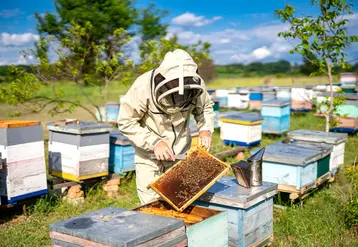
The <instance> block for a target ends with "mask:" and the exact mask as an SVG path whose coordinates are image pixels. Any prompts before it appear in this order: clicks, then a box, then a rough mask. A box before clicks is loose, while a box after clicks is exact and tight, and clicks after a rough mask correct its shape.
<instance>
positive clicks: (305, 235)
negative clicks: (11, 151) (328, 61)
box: [0, 78, 358, 247]
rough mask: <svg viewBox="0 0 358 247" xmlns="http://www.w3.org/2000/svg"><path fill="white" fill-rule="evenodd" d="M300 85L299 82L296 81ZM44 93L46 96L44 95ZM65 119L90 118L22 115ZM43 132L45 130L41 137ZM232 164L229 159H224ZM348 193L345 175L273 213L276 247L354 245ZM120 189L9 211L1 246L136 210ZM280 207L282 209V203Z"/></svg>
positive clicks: (221, 83)
mask: <svg viewBox="0 0 358 247" xmlns="http://www.w3.org/2000/svg"><path fill="white" fill-rule="evenodd" d="M297 80H298V79H297ZM299 80H300V83H297V84H302V83H309V84H311V83H315V82H316V83H322V82H325V80H324V78H300V79H299ZM262 82H263V79H262V78H248V79H245V78H240V79H234V78H233V79H218V80H217V81H215V82H213V83H211V84H210V85H209V88H219V87H231V86H252V85H260V84H262ZM273 84H275V85H290V78H285V79H277V81H275V80H273ZM64 87H65V88H66V92H67V90H68V91H69V92H72V94H71V96H69V97H71V98H72V99H73V98H76V97H78V98H79V99H82V98H81V96H80V95H79V92H76V91H75V90H76V89H75V88H73V87H72V86H70V85H67V84H66V83H65V86H64ZM126 88H128V87H124V86H118V85H113V86H112V88H111V90H110V92H111V93H110V95H111V96H110V99H111V100H116V99H118V95H120V94H123V93H125V91H126ZM86 90H88V92H91V94H92V95H93V96H94V97H98V94H95V93H94V92H93V89H91V88H87V89H86ZM43 93H46V92H43ZM14 109H16V108H14V107H8V106H4V105H2V106H1V107H0V118H2V119H4V118H6V116H7V114H8V113H9V112H10V111H12V110H14ZM65 117H71V118H80V119H89V120H91V117H90V116H89V114H87V113H85V112H83V111H82V110H81V109H77V110H76V111H75V112H74V113H72V114H67V115H62V116H56V117H54V118H52V117H50V116H48V115H47V114H45V113H42V114H36V115H29V116H24V117H22V118H25V119H39V120H41V121H43V123H46V122H47V121H52V120H54V119H63V118H65ZM322 121H323V120H322V119H319V118H316V117H314V116H313V114H312V113H307V114H292V115H291V130H296V129H302V128H305V129H316V130H323V129H324V123H323V122H322ZM46 136H47V131H46V130H45V137H46ZM283 138H284V136H281V137H275V136H271V135H264V136H263V138H262V143H261V146H265V145H268V144H270V143H273V142H277V141H279V140H280V139H283ZM357 146H358V136H350V137H349V138H348V141H347V143H346V152H345V154H346V155H345V164H352V163H353V162H354V160H355V158H356V156H357V154H358V152H357ZM226 148H227V147H225V146H224V145H223V144H222V143H221V141H220V136H219V133H215V134H214V139H213V149H212V153H216V152H219V151H222V150H224V149H226ZM227 161H228V162H234V161H235V160H234V159H233V158H231V159H229V160H227ZM349 189H350V185H349V183H348V182H347V181H346V179H345V178H344V174H343V172H342V173H341V174H340V178H339V179H338V181H337V182H336V183H334V184H333V186H332V187H331V188H328V187H324V188H322V189H320V190H318V191H316V193H314V194H313V195H312V196H310V197H308V198H307V199H306V200H305V203H304V207H303V208H300V207H299V206H298V205H289V207H287V209H286V210H279V209H275V211H274V216H275V222H274V236H275V242H274V246H358V238H357V235H354V232H353V231H351V230H349V229H347V228H346V227H345V225H344V212H343V210H342V206H343V205H344V204H345V203H346V201H347V200H348V199H349V198H348V196H347V193H348V191H349ZM120 190H121V193H122V196H121V197H120V198H118V199H109V198H106V197H105V196H104V194H103V191H102V189H101V184H98V185H97V186H95V187H93V188H91V189H89V190H88V191H87V198H86V202H85V204H84V205H81V206H77V207H74V206H71V205H69V204H67V203H65V202H63V201H62V200H61V199H59V198H57V197H56V196H52V197H51V196H48V197H47V198H45V199H41V200H39V201H38V202H37V203H36V204H34V205H33V206H31V207H30V210H29V213H28V215H26V216H24V215H22V214H21V213H20V212H14V211H13V210H7V211H6V212H5V211H2V212H0V224H1V223H3V224H1V225H0V246H4V247H5V246H6V247H12V246H14V247H15V246H16V247H18V246H50V239H49V228H48V226H49V224H51V223H52V222H55V221H59V220H62V219H66V218H69V217H71V216H76V215H80V214H83V213H85V212H89V211H93V210H96V209H100V208H103V207H108V206H114V207H122V208H134V207H135V206H137V205H138V204H139V200H138V198H137V196H136V191H135V181H134V178H130V177H128V178H127V179H126V181H124V182H123V183H122V184H121V186H120ZM278 203H281V204H284V205H287V204H285V203H284V202H280V200H278Z"/></svg>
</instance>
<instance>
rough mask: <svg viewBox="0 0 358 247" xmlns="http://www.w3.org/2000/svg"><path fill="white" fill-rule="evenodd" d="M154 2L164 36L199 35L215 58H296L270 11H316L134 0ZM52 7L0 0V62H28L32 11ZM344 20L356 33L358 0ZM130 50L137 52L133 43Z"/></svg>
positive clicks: (289, 0)
mask: <svg viewBox="0 0 358 247" xmlns="http://www.w3.org/2000/svg"><path fill="white" fill-rule="evenodd" d="M150 2H154V3H155V4H156V5H157V7H158V8H160V9H165V10H168V12H169V14H168V15H167V16H166V17H164V18H163V22H165V23H168V24H169V28H168V36H171V35H177V36H178V37H179V42H180V43H183V44H193V43H196V42H197V41H199V40H202V41H207V42H209V43H211V44H212V47H211V55H212V57H213V59H214V61H215V63H216V64H231V63H244V64H247V63H251V62H271V61H277V60H279V59H286V60H288V61H290V62H291V63H300V62H301V61H302V58H301V57H300V56H299V55H291V54H289V50H290V49H291V48H292V46H293V44H292V42H288V41H286V40H284V39H282V38H279V37H277V34H278V32H281V31H284V30H286V29H287V28H288V25H287V24H283V23H282V22H280V20H278V19H277V18H275V17H274V11H275V10H276V9H282V8H283V7H284V5H285V4H291V5H292V6H294V7H295V9H296V10H297V13H299V14H300V15H302V16H304V15H305V16H307V15H315V14H317V11H316V9H315V8H313V7H311V6H310V4H309V2H310V1H309V0H256V1H255V2H251V1H249V0H222V1H217V0H216V1H213V0H191V1H190V0H180V1H172V0H155V1H153V0H149V1H148V0H137V1H136V6H137V7H138V8H142V7H145V6H147V5H148V4H149V3H150ZM46 11H48V12H50V13H55V12H56V10H55V7H54V4H53V1H52V0H36V1H29V0H1V2H0V65H3V64H25V63H28V61H27V60H26V59H24V58H23V57H22V56H21V55H20V51H21V50H26V49H29V48H31V47H32V46H33V44H34V42H35V41H36V40H38V38H39V36H38V34H37V31H36V20H35V18H34V12H38V13H40V14H42V13H45V12H46ZM353 12H354V14H353V15H352V16H351V17H350V22H349V25H348V32H349V34H351V35H352V34H354V35H358V4H356V6H354V7H353ZM133 51H134V52H133V53H134V54H135V53H136V49H135V47H133ZM347 53H348V54H349V58H348V60H350V59H355V58H358V44H354V45H352V46H351V47H350V48H348V49H347Z"/></svg>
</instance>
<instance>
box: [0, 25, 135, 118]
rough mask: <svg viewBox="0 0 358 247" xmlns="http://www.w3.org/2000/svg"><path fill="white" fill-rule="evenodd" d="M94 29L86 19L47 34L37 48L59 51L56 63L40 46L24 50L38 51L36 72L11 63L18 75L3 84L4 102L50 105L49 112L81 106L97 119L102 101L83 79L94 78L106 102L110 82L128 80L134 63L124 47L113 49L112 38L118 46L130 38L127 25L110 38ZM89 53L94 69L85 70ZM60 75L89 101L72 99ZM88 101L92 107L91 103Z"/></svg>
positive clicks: (35, 106) (34, 109)
mask: <svg viewBox="0 0 358 247" xmlns="http://www.w3.org/2000/svg"><path fill="white" fill-rule="evenodd" d="M92 29H93V26H92V25H91V23H90V22H87V23H85V24H84V26H81V25H78V24H75V23H71V24H70V25H69V26H68V27H67V28H66V36H62V38H60V39H58V38H57V37H56V36H48V37H47V38H43V39H42V40H41V42H39V43H38V47H37V48H40V49H41V50H43V51H45V50H46V49H43V48H44V47H48V48H49V50H50V51H51V52H53V53H55V54H56V55H57V57H58V59H57V61H56V62H54V63H50V61H49V59H48V58H47V57H48V56H47V54H46V53H41V54H42V55H41V56H40V55H39V53H38V52H37V50H36V49H30V51H28V52H26V51H24V52H23V55H24V56H25V57H28V56H29V55H37V59H38V64H34V65H32V70H33V73H27V72H26V71H25V70H23V69H21V68H19V67H14V66H13V67H11V68H10V71H11V73H12V74H13V78H14V79H13V80H12V81H11V82H10V83H9V84H8V85H6V86H3V87H0V102H1V103H6V104H10V105H24V106H25V107H26V109H28V110H30V111H31V112H35V113H37V112H40V111H42V110H44V109H45V108H46V107H49V113H50V114H52V115H54V114H58V113H64V112H71V111H73V110H74V109H75V108H76V107H81V108H83V109H84V110H85V111H87V112H88V113H89V114H90V115H91V116H92V117H93V118H95V119H96V114H95V112H96V111H97V112H100V108H99V104H98V102H96V101H95V100H94V99H93V98H91V97H90V94H89V93H87V92H86V91H85V90H84V88H83V80H85V79H86V80H88V81H91V83H92V84H93V85H94V86H95V87H96V88H97V90H98V91H99V92H100V95H101V98H102V102H107V92H108V87H109V85H110V83H112V82H113V81H119V82H120V83H125V82H127V81H128V80H130V79H131V76H132V71H133V68H134V63H133V61H132V60H130V59H129V58H128V57H126V56H125V55H124V53H123V51H122V49H116V50H112V49H109V47H111V42H114V43H116V44H118V47H123V46H124V45H125V44H127V43H128V42H129V41H130V36H129V35H128V34H127V32H126V31H125V30H124V29H116V30H114V32H113V34H112V35H111V41H110V42H109V41H107V40H102V41H100V42H94V41H92V40H91V33H92ZM60 37H61V36H60ZM83 44H85V45H83ZM109 51H110V52H111V53H110V54H108V52H109ZM88 56H92V57H91V59H93V61H94V70H93V71H92V72H88V73H87V72H86V73H84V71H83V70H82V68H83V66H84V65H85V61H86V58H87V57H88ZM59 78H61V79H64V80H66V81H68V83H70V84H72V85H75V86H76V87H78V88H79V90H80V92H81V93H82V95H83V96H84V98H85V100H86V102H80V101H76V100H72V99H68V97H66V96H67V94H68V93H71V92H68V91H64V90H63V89H61V87H59V85H58V84H59V83H58V81H57V80H58V79H59ZM43 92H46V93H43ZM88 104H89V105H91V106H92V108H90V107H88ZM19 114H21V112H15V115H19ZM100 117H102V116H100ZM101 120H102V119H101Z"/></svg>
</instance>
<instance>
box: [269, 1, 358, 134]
mask: <svg viewBox="0 0 358 247" xmlns="http://www.w3.org/2000/svg"><path fill="white" fill-rule="evenodd" d="M311 4H312V6H315V7H317V8H318V9H319V11H320V12H319V15H318V16H315V17H313V16H304V17H302V16H296V13H295V9H294V7H292V6H291V5H286V6H285V8H284V9H282V10H276V11H275V13H276V15H277V16H278V17H279V18H280V19H281V20H282V21H283V22H288V23H289V24H290V25H291V26H290V29H289V31H285V32H280V33H279V36H281V37H283V38H285V39H288V40H291V39H293V40H295V41H297V40H298V41H299V43H298V44H297V45H296V46H295V47H294V49H293V50H291V53H295V52H296V53H299V54H301V55H303V56H304V57H305V58H306V59H307V60H310V61H311V63H312V64H313V65H315V66H317V67H318V68H319V71H316V72H315V73H324V74H326V75H327V76H328V80H329V83H330V86H331V87H330V88H331V90H330V91H331V98H333V89H332V70H334V68H335V67H336V66H337V67H342V68H345V67H347V61H346V57H347V54H346V53H345V49H346V48H347V47H348V46H350V45H351V43H354V42H357V41H358V37H357V36H349V35H348V34H347V28H346V25H347V23H348V18H347V17H348V16H349V15H352V14H353V13H352V11H351V8H352V6H353V5H352V4H350V3H346V1H342V0H311ZM310 55H311V57H310V58H309V57H308V56H310ZM315 73H313V74H315ZM333 112H334V106H333V100H332V101H330V107H329V109H328V111H327V113H326V114H325V117H326V131H327V132H328V131H329V123H330V121H331V119H332V114H333Z"/></svg>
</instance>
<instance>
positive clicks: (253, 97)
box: [249, 91, 262, 110]
mask: <svg viewBox="0 0 358 247" xmlns="http://www.w3.org/2000/svg"><path fill="white" fill-rule="evenodd" d="M249 98H250V101H249V108H250V110H260V109H261V102H262V92H261V91H252V92H250V96H249Z"/></svg>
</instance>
